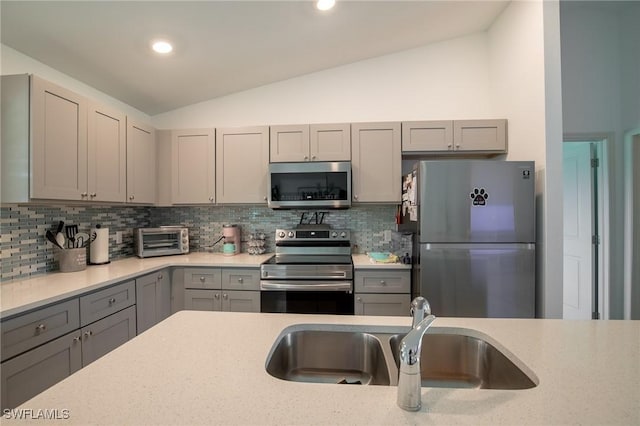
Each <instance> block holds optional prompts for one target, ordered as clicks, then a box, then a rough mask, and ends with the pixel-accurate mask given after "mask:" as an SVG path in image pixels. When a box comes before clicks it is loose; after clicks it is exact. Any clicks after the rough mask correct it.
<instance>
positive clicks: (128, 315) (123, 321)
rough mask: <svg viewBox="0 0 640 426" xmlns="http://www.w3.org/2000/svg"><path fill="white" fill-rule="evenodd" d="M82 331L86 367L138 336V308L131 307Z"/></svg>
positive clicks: (83, 356)
mask: <svg viewBox="0 0 640 426" xmlns="http://www.w3.org/2000/svg"><path fill="white" fill-rule="evenodd" d="M80 331H81V333H80V334H81V336H82V366H83V367H84V366H86V365H89V364H90V363H92V362H93V361H95V360H96V359H98V358H100V357H101V356H103V355H106V354H107V353H109V352H111V351H112V350H114V349H115V348H117V347H118V346H120V345H122V344H123V343H126V342H127V341H129V340H131V339H133V338H134V337H135V336H136V307H135V306H129V307H128V308H127V309H124V310H122V311H120V312H117V313H115V314H113V315H110V316H108V317H106V318H103V319H101V320H100V321H96V322H94V323H93V324H89V325H87V326H85V327H83V328H82V329H81V330H80Z"/></svg>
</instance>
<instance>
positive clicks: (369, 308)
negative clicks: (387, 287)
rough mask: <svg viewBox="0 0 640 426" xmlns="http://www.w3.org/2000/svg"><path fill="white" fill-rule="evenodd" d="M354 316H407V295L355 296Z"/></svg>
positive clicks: (408, 296)
mask: <svg viewBox="0 0 640 426" xmlns="http://www.w3.org/2000/svg"><path fill="white" fill-rule="evenodd" d="M354 303H355V306H354V312H355V314H356V315H382V316H385V315H389V316H409V305H410V303H411V296H410V295H409V294H357V295H356V297H355V301H354Z"/></svg>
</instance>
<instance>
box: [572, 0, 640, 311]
mask: <svg viewBox="0 0 640 426" xmlns="http://www.w3.org/2000/svg"><path fill="white" fill-rule="evenodd" d="M560 12H561V13H560V17H561V30H562V97H563V130H564V133H572V134H611V135H612V140H611V141H610V144H609V164H608V166H609V171H610V178H611V182H610V188H611V204H610V215H611V220H610V226H611V235H610V242H611V253H610V259H611V262H610V263H611V265H610V271H609V273H610V301H609V309H610V315H611V318H622V314H623V302H624V292H623V270H624V263H623V262H624V235H625V229H624V200H625V194H624V164H625V161H624V134H625V132H627V131H629V130H631V129H634V128H640V76H639V70H640V65H639V62H640V47H639V45H640V43H639V42H638V40H640V30H639V29H638V22H640V7H639V5H638V4H635V3H633V2H626V3H625V2H616V3H614V4H612V3H609V2H592V1H584V2H582V1H575V2H573V1H572V2H562V4H561V9H560Z"/></svg>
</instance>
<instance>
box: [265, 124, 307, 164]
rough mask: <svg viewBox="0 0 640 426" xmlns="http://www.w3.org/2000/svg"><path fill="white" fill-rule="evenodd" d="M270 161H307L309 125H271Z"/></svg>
mask: <svg viewBox="0 0 640 426" xmlns="http://www.w3.org/2000/svg"><path fill="white" fill-rule="evenodd" d="M270 132H271V138H270V139H271V141H270V145H269V149H270V153H271V154H270V161H271V162H272V163H283V162H298V161H309V159H310V155H309V125H308V124H296V125H290V126H271V128H270Z"/></svg>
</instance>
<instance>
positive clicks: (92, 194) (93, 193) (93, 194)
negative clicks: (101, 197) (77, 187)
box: [89, 192, 98, 198]
mask: <svg viewBox="0 0 640 426" xmlns="http://www.w3.org/2000/svg"><path fill="white" fill-rule="evenodd" d="M97 195H98V194H96V193H95V192H92V193H91V194H89V196H90V197H91V198H95V197H96V196H97Z"/></svg>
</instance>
